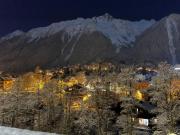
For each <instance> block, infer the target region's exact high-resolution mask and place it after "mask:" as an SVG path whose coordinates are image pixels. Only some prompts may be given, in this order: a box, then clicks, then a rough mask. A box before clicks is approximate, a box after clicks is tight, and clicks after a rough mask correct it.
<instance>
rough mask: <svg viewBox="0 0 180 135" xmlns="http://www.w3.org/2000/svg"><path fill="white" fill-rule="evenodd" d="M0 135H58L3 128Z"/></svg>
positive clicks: (0, 129) (0, 128)
mask: <svg viewBox="0 0 180 135" xmlns="http://www.w3.org/2000/svg"><path fill="white" fill-rule="evenodd" d="M0 135H58V134H53V133H45V132H35V131H30V130H22V129H17V128H9V127H1V126H0Z"/></svg>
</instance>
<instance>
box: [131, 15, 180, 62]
mask: <svg viewBox="0 0 180 135" xmlns="http://www.w3.org/2000/svg"><path fill="white" fill-rule="evenodd" d="M139 50H141V51H139ZM134 54H135V55H134V58H136V60H135V61H137V62H144V61H151V62H159V61H168V62H169V63H171V64H176V63H179V62H180V15H178V14H172V15H170V16H168V17H165V18H163V19H162V20H160V21H159V22H157V23H156V24H155V25H153V27H151V28H150V29H148V30H147V31H146V32H144V33H143V35H141V36H140V37H139V38H138V40H137V41H136V45H135V48H134Z"/></svg>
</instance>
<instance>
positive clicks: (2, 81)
mask: <svg viewBox="0 0 180 135" xmlns="http://www.w3.org/2000/svg"><path fill="white" fill-rule="evenodd" d="M14 82H15V79H14V78H12V77H11V76H9V75H7V76H1V77H0V89H1V90H3V91H9V90H11V89H12V87H13V85H14Z"/></svg>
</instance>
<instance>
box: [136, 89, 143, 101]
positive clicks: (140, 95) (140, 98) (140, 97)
mask: <svg viewBox="0 0 180 135" xmlns="http://www.w3.org/2000/svg"><path fill="white" fill-rule="evenodd" d="M135 98H136V99H137V100H142V99H143V94H142V93H141V92H140V91H139V90H138V91H137V92H136V93H135Z"/></svg>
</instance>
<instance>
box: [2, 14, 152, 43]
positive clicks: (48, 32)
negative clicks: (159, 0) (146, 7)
mask: <svg viewBox="0 0 180 135" xmlns="http://www.w3.org/2000/svg"><path fill="white" fill-rule="evenodd" d="M154 23H155V20H140V21H135V22H132V21H126V20H121V19H115V18H113V17H112V16H111V15H109V14H105V15H103V16H99V17H93V18H87V19H84V18H78V19H75V20H71V21H63V22H58V23H53V24H51V25H49V26H47V27H41V28H35V29H32V30H30V31H28V32H27V33H24V32H22V31H20V30H17V31H15V32H13V33H11V34H9V35H7V36H5V37H3V38H2V39H1V40H2V41H4V40H9V39H12V38H14V37H18V36H22V35H24V36H26V37H27V38H28V41H29V42H33V41H38V40H40V39H42V38H48V37H50V36H52V35H55V34H57V33H59V32H64V34H63V35H62V37H61V38H62V40H63V41H64V40H65V36H66V35H68V42H70V41H71V40H72V38H73V37H75V36H77V35H80V34H84V33H92V32H97V31H98V32H101V33H102V34H103V35H105V36H106V37H107V38H109V39H110V40H111V42H112V44H114V45H117V46H122V45H126V44H129V43H131V42H135V40H136V37H137V36H139V35H140V34H141V33H142V32H144V31H145V30H146V29H147V28H149V27H150V26H151V25H152V24H154Z"/></svg>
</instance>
